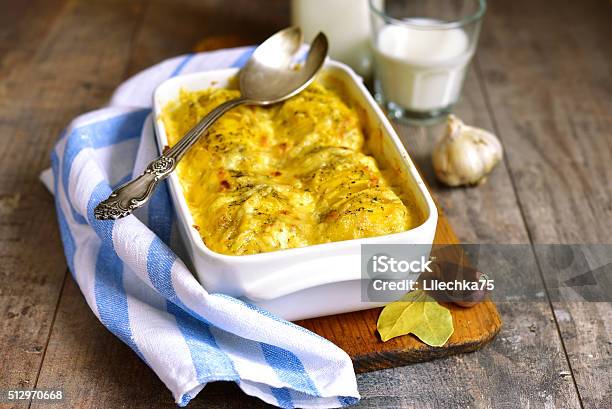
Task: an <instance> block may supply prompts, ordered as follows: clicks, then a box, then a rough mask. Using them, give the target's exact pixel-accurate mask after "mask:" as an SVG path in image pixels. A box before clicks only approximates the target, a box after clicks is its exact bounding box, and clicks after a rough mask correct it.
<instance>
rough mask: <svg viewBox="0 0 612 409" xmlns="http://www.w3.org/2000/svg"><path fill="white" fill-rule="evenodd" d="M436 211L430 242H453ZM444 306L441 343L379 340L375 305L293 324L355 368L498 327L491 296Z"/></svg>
mask: <svg viewBox="0 0 612 409" xmlns="http://www.w3.org/2000/svg"><path fill="white" fill-rule="evenodd" d="M251 43H252V41H249V40H247V39H244V38H242V37H239V36H220V37H209V38H205V39H203V40H201V41H200V42H198V43H197V44H196V46H195V47H194V51H197V52H200V51H210V50H215V49H220V48H229V47H238V46H243V45H247V44H251ZM438 215H439V216H438V227H437V230H436V236H435V238H434V245H435V244H440V245H444V244H459V240H458V239H457V236H456V235H455V233H454V232H453V229H452V228H451V226H450V223H449V222H448V219H447V218H446V217H445V216H444V214H443V213H442V210H441V209H440V208H439V206H438ZM445 306H446V307H447V308H449V309H450V310H451V314H452V316H453V325H454V327H455V332H454V333H453V335H452V336H451V337H450V339H449V340H448V342H447V343H446V344H445V345H444V346H442V347H430V346H428V345H426V344H424V343H422V342H421V341H419V339H418V338H416V337H414V336H412V335H406V336H402V337H397V338H393V339H391V340H389V341H387V342H382V341H381V340H380V337H379V336H378V333H377V332H376V321H377V320H378V315H379V314H380V311H381V308H375V309H371V310H365V311H357V312H350V313H346V314H338V315H330V316H327V317H319V318H312V319H308V320H302V321H297V322H296V324H298V325H301V326H303V327H304V328H307V329H309V330H311V331H313V332H315V333H317V334H319V335H321V336H322V337H324V338H327V339H328V340H330V341H331V342H333V343H334V344H336V345H338V346H339V347H340V348H342V349H343V350H344V351H346V352H347V353H348V354H349V356H350V357H351V358H352V359H353V365H354V367H355V371H356V372H358V373H360V372H369V371H375V370H379V369H385V368H393V367H396V366H403V365H407V364H410V363H415V362H424V361H430V360H432V359H437V358H443V357H445V356H449V355H454V354H460V353H465V352H472V351H475V350H477V349H479V348H481V347H482V346H483V345H485V344H487V343H488V342H489V341H491V340H492V339H493V338H495V336H496V335H497V334H498V333H499V330H500V329H501V317H500V315H499V312H498V311H497V308H496V307H495V304H493V303H492V302H491V301H485V302H482V303H480V304H477V305H475V306H473V307H471V308H462V307H459V306H456V305H454V304H445Z"/></svg>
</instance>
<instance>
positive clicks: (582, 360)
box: [0, 0, 612, 408]
mask: <svg viewBox="0 0 612 409" xmlns="http://www.w3.org/2000/svg"><path fill="white" fill-rule="evenodd" d="M237 3H239V4H237ZM288 3H289V2H288V1H286V0H274V1H272V0H266V1H263V0H261V1H255V0H241V1H233V2H232V4H231V6H230V5H229V2H222V1H213V0H181V1H169V0H168V1H162V0H150V1H146V0H141V1H140V0H139V1H137V0H134V1H122V2H120V1H110V0H106V1H89V0H87V1H86V0H81V1H77V0H75V1H67V0H29V1H25V0H23V1H1V2H0V135H2V150H1V151H0V168H1V171H0V180H1V182H0V243H1V245H0V246H1V247H0V279H1V280H0V282H1V283H2V284H1V285H0V317H1V318H0V353H1V356H0V362H1V363H0V388H9V387H11V388H15V387H19V388H53V387H62V388H63V389H64V391H65V393H66V394H67V396H68V401H69V403H70V406H78V407H102V408H122V407H126V408H127V407H130V408H140V407H142V408H151V407H168V408H172V407H174V404H173V402H172V399H171V396H170V394H169V392H168V391H167V390H166V388H165V387H164V385H163V384H162V383H161V382H160V381H159V380H158V379H157V378H156V377H155V375H154V374H153V372H152V371H150V370H149V369H148V368H147V367H146V366H145V365H144V364H143V363H142V362H141V361H140V360H139V359H138V358H137V357H136V355H135V354H133V353H132V351H131V350H130V349H129V348H128V347H127V346H125V345H124V344H122V343H121V342H120V341H119V340H118V339H117V338H115V337H114V336H113V335H111V334H110V333H109V332H108V331H106V330H105V329H104V328H103V326H102V325H101V324H100V323H99V322H98V321H97V320H96V319H95V317H94V316H93V314H92V313H91V312H90V311H89V309H88V308H87V307H86V305H85V303H84V300H83V298H82V296H81V294H80V292H79V290H78V289H77V287H76V286H75V283H74V282H73V280H72V278H71V277H70V274H69V273H68V272H67V270H66V264H65V260H64V256H63V253H62V247H61V244H60V240H59V234H58V227H57V223H56V220H55V211H54V208H53V201H52V198H51V196H50V195H49V194H48V193H47V192H46V190H45V189H44V188H43V186H42V185H41V184H40V182H39V181H38V174H39V173H40V171H41V170H43V169H44V168H46V167H48V166H49V152H50V150H51V147H52V146H53V143H54V140H55V138H56V137H57V135H58V133H59V132H60V130H61V129H62V128H63V127H64V126H65V125H66V124H67V123H68V121H69V120H70V119H71V118H72V117H74V116H75V115H77V114H79V113H82V112H85V111H88V110H92V109H95V108H97V107H100V106H101V105H103V104H104V103H105V102H106V101H107V99H108V97H109V96H110V94H111V92H112V91H113V89H114V87H115V86H116V85H117V84H119V83H120V82H121V81H122V80H124V79H125V78H126V77H128V76H129V75H131V74H133V73H135V72H137V71H139V70H141V69H143V68H145V67H147V66H149V65H151V64H153V63H155V62H158V61H160V60H162V59H164V58H166V57H169V56H173V55H176V54H181V53H185V52H187V51H189V50H190V49H191V47H192V46H193V45H194V44H195V43H196V42H197V40H199V39H201V38H203V37H207V36H208V37H210V36H219V35H227V34H235V35H238V36H240V37H242V38H247V39H250V41H251V42H257V41H259V40H261V39H263V38H265V37H266V36H267V35H268V34H270V33H272V32H274V31H275V30H277V29H278V28H281V27H283V26H286V25H287V24H288ZM490 3H491V4H490V7H489V10H488V13H487V16H486V18H485V20H484V26H483V31H482V35H481V40H480V45H479V49H478V53H477V55H476V59H475V61H474V64H473V65H472V69H471V71H470V73H469V76H468V79H467V83H466V86H465V90H464V93H463V100H462V102H461V103H460V105H459V107H458V108H457V112H458V115H459V116H461V117H462V118H463V119H465V120H466V121H467V122H468V123H471V124H475V125H478V126H482V127H485V128H488V129H492V130H494V131H495V132H496V133H497V134H498V135H499V136H500V138H501V139H502V141H503V144H504V146H505V149H506V155H505V158H504V161H503V163H502V164H501V165H500V166H498V167H497V169H496V170H495V171H494V173H493V174H492V176H491V177H490V178H489V181H488V183H487V184H486V185H484V186H481V187H478V188H472V189H453V190H451V189H445V188H443V187H441V186H440V185H438V184H437V183H436V182H435V180H434V178H433V177H432V173H431V166H430V162H429V152H430V150H431V147H432V144H433V143H434V140H435V134H436V129H430V130H427V131H424V130H422V129H412V128H407V127H403V126H398V129H399V131H400V132H401V134H402V136H403V138H404V140H405V143H406V146H407V148H408V150H409V151H410V153H411V154H412V156H413V158H415V160H416V161H417V162H418V164H419V165H420V166H421V168H422V169H423V170H424V174H425V177H426V179H427V180H428V182H429V183H430V184H431V186H432V189H433V191H434V193H435V194H436V196H437V197H438V199H439V201H440V202H441V205H442V207H443V208H444V209H445V211H446V214H447V215H448V216H449V218H450V220H451V222H452V224H453V225H454V227H455V230H456V231H457V233H458V234H459V236H460V238H461V239H462V240H463V241H465V242H472V243H526V244H533V243H575V242H589V243H606V242H607V243H610V241H611V239H610V238H611V237H612V160H611V159H612V131H611V129H612V75H611V74H612V52H611V48H610V40H611V39H612V24H611V23H610V21H611V20H612V5H611V4H610V2H608V1H606V0H588V1H582V2H576V1H568V0H566V1H556V2H552V1H546V2H543V1H539V2H536V1H530V0H514V1H502V0H495V1H491V2H490ZM538 274H539V275H540V279H541V280H542V281H543V280H544V279H545V278H546V277H545V276H546V274H551V273H548V272H546V271H539V272H538ZM517 279H520V277H518V278H517ZM542 290H544V287H542ZM499 309H500V311H501V313H502V317H503V320H504V327H503V330H502V333H501V334H500V335H499V336H498V337H497V339H496V340H495V341H494V342H493V343H492V344H490V345H489V346H487V347H485V348H484V349H483V350H481V351H479V352H476V353H473V354H467V355H462V356H455V357H451V358H447V359H444V360H440V361H434V362H429V363H424V364H418V365H412V366H407V367H402V368H395V369H389V370H384V371H379V372H372V373H366V374H362V375H359V376H358V381H359V388H360V391H361V393H362V396H363V400H362V402H361V406H362V407H388V408H399V407H402V408H404V407H405V408H408V407H418V408H433V407H476V408H484V407H495V408H514V407H527V406H530V407H538V408H539V407H559V408H561V407H563V408H566V407H569V408H575V407H588V408H609V407H612V392H611V390H612V380H611V379H612V377H611V376H610V375H611V372H612V355H611V354H612V322H611V321H610V317H611V316H612V304H611V303H567V302H553V301H549V300H543V301H542V302H539V303H536V302H531V303H525V304H518V303H511V304H501V305H499ZM530 328H531V330H530ZM0 405H1V404H0ZM27 406H30V405H29V404H28V403H27V402H26V403H23V404H20V405H17V406H16V407H27ZM31 406H34V407H36V406H38V405H37V404H32V405H31ZM259 406H264V405H263V404H262V403H261V402H260V401H258V400H256V399H253V398H249V397H247V396H245V395H244V394H242V392H240V391H239V390H238V389H237V387H236V386H234V385H233V384H226V383H217V384H211V385H209V386H207V387H206V388H205V390H204V392H203V393H201V394H200V396H198V398H197V399H195V400H194V401H193V402H192V403H191V404H190V406H189V407H190V408H199V407H202V408H204V407H207V408H214V407H259Z"/></svg>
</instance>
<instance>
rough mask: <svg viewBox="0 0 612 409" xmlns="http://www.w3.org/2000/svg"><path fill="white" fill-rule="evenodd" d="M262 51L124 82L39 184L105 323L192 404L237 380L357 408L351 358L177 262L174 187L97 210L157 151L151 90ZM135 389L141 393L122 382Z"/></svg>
mask: <svg viewBox="0 0 612 409" xmlns="http://www.w3.org/2000/svg"><path fill="white" fill-rule="evenodd" d="M252 50H253V48H252V47H244V48H236V49H228V50H221V51H216V52H209V53H200V54H192V55H187V56H181V57H176V58H172V59H170V60H167V61H164V62H162V63H160V64H157V65H155V66H153V67H151V68H149V69H147V70H145V71H143V72H141V73H139V74H138V75H136V76H134V77H132V78H131V79H129V80H127V81H126V82H125V83H123V84H122V85H121V86H120V87H119V88H118V89H117V91H116V92H115V94H114V95H113V97H112V100H111V102H110V105H109V106H107V107H105V108H102V109H100V110H98V111H94V112H91V113H88V114H85V115H82V116H80V117H78V118H76V119H75V120H74V121H72V123H71V124H70V125H69V126H68V128H67V129H66V130H65V131H64V132H63V133H62V135H61V136H60V137H59V140H58V142H57V144H56V146H55V149H54V150H53V152H52V154H51V161H52V170H51V172H45V173H43V175H42V176H41V178H42V180H43V181H44V182H45V183H46V184H47V186H48V187H49V188H50V189H51V190H52V191H53V192H54V194H55V204H56V209H57V218H58V221H59V227H60V231H61V236H62V241H63V243H64V250H65V254H66V259H67V263H68V266H69V268H70V271H71V272H72V275H73V277H74V279H75V280H76V282H77V283H78V285H79V288H80V289H81V292H82V293H83V295H84V297H85V299H86V300H87V303H88V304H89V307H90V308H91V309H92V311H93V312H94V314H95V315H96V316H97V317H98V318H99V319H100V321H101V322H102V323H103V324H104V325H105V326H106V327H107V328H108V329H109V330H110V331H111V332H113V333H114V334H115V335H116V336H117V337H119V338H120V339H121V340H122V341H123V342H125V343H126V344H127V345H129V346H130V348H132V349H133V350H134V352H135V353H136V354H137V355H138V356H139V357H140V358H141V359H142V360H143V361H145V362H146V364H147V365H148V366H149V367H151V369H153V371H155V373H156V374H157V375H158V376H159V378H160V379H161V380H162V381H163V382H164V383H165V384H166V386H167V387H168V389H170V391H171V392H172V394H173V396H174V399H175V400H176V403H177V404H178V405H180V406H185V405H186V404H187V403H188V402H189V401H190V400H191V399H193V397H194V396H196V395H197V394H198V392H200V390H202V388H203V387H204V386H205V385H206V384H207V383H208V382H213V381H234V382H236V383H237V384H238V386H239V387H240V388H241V389H242V390H243V391H244V392H245V393H247V394H249V395H253V396H257V397H259V398H261V399H262V400H264V401H265V402H268V403H270V404H273V405H277V406H280V407H284V408H290V407H305V408H330V407H341V406H348V405H351V404H354V403H356V402H357V401H358V400H359V393H358V391H357V385H356V380H355V374H354V371H353V366H352V363H351V360H350V358H349V357H348V355H347V354H346V353H345V352H344V351H342V350H341V349H340V348H338V347H337V346H335V345H334V344H332V343H331V342H329V341H327V340H325V339H323V338H321V337H319V336H318V335H316V334H313V333H312V332H309V331H307V330H306V329H304V328H302V327H299V326H297V325H294V324H292V323H290V322H287V321H284V320H282V319H279V318H277V317H275V316H273V315H271V314H270V313H268V312H266V311H263V310H261V309H260V308H258V307H256V306H253V305H250V304H247V303H245V302H243V301H240V300H237V299H235V298H232V297H229V296H225V295H222V294H211V293H208V292H207V291H206V290H205V289H204V288H203V287H202V286H201V285H200V284H199V283H198V281H197V280H196V279H195V278H194V276H193V275H192V273H191V272H190V271H189V270H188V268H187V267H186V266H185V264H184V263H183V261H181V259H180V258H179V257H178V256H177V255H176V253H175V251H174V250H176V249H178V248H179V243H178V240H177V239H178V237H177V236H175V234H174V228H173V214H172V207H171V206H172V205H171V203H170V200H169V196H168V191H167V187H166V185H165V183H164V184H163V185H162V186H161V187H160V188H159V189H158V190H157V192H156V193H155V195H154V197H153V198H152V200H151V202H150V203H149V204H148V206H146V207H145V208H143V209H140V210H139V211H138V212H137V215H136V216H128V217H126V218H124V219H120V220H117V221H99V220H96V219H95V218H94V217H93V209H94V207H95V206H96V205H97V204H98V203H99V202H100V201H101V200H103V199H105V198H106V197H107V196H108V195H109V194H110V193H111V190H112V189H113V187H116V186H117V185H119V184H120V183H122V182H124V181H126V180H129V179H130V178H131V177H133V176H134V175H136V174H139V173H140V172H141V171H142V170H143V169H144V167H145V166H146V163H147V162H148V161H150V160H151V159H153V158H154V157H155V156H156V154H157V147H156V145H155V141H154V138H153V131H152V126H153V125H152V120H151V118H150V116H151V101H152V93H153V90H154V89H155V87H156V86H157V85H158V84H159V83H161V82H162V81H164V80H165V79H167V78H170V77H172V76H175V75H179V74H182V73H189V72H196V71H203V70H210V69H216V68H225V67H238V66H241V65H242V64H243V63H244V62H245V61H246V60H247V59H248V57H249V56H250V54H251V52H252ZM125 387H126V388H138V385H136V384H134V385H125Z"/></svg>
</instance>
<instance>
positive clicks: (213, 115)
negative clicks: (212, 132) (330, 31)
mask: <svg viewBox="0 0 612 409" xmlns="http://www.w3.org/2000/svg"><path fill="white" fill-rule="evenodd" d="M301 45H302V31H301V30H300V29H299V28H298V27H289V28H286V29H284V30H281V31H279V32H278V33H276V34H274V35H273V36H271V37H270V38H268V39H267V40H266V41H264V42H263V43H262V44H261V45H260V46H259V47H257V48H256V49H255V51H254V52H253V55H252V56H251V58H249V60H248V61H247V63H246V65H245V66H244V67H243V68H242V69H241V70H240V73H239V86H240V97H239V98H236V99H232V100H229V101H226V102H224V103H222V104H221V105H219V106H218V107H216V108H215V109H213V110H212V111H210V112H209V113H208V114H207V115H206V116H204V118H202V119H201V120H200V121H199V122H198V123H197V124H196V125H195V126H194V127H193V128H191V129H190V130H189V131H188V132H187V133H186V134H185V136H183V137H182V138H181V139H180V140H179V141H178V142H177V143H176V144H175V145H174V146H173V147H172V148H170V149H169V150H168V151H167V152H165V153H164V154H162V155H161V156H160V157H158V158H157V159H155V160H154V161H152V162H151V163H149V165H148V166H147V169H146V170H145V171H144V173H143V174H142V175H140V176H138V177H137V178H135V179H133V180H131V181H129V182H127V183H125V184H123V185H122V186H120V187H119V188H117V189H116V190H115V191H113V192H112V193H111V194H110V196H109V197H108V198H107V199H105V200H103V201H102V202H100V203H99V204H98V205H97V206H96V208H95V209H94V216H95V217H96V219H99V220H109V219H110V220H114V219H119V218H122V217H125V216H127V215H129V214H131V213H132V212H133V211H134V210H135V209H137V208H139V207H141V206H142V205H144V204H145V203H146V202H148V201H149V199H150V198H151V196H152V195H153V192H154V191H155V189H156V188H157V186H158V185H159V183H160V182H161V181H162V180H164V179H165V178H167V177H168V176H169V175H170V174H171V173H172V172H173V171H174V169H176V165H177V164H178V162H179V161H180V160H181V159H182V158H183V156H184V155H185V153H187V151H188V150H189V149H190V148H191V147H192V146H193V145H194V144H195V143H196V142H197V141H198V139H199V138H200V137H201V136H202V135H203V134H204V133H205V131H206V130H207V129H208V128H209V127H210V126H211V125H212V124H213V123H214V122H215V121H216V120H217V119H219V117H221V115H223V114H224V113H225V112H227V111H228V110H230V109H232V108H234V107H237V106H239V105H244V104H250V105H270V104H274V103H277V102H281V101H284V100H286V99H288V98H290V97H292V96H294V95H296V94H298V93H300V92H301V91H302V90H303V89H304V88H306V87H307V86H308V85H309V84H310V83H311V82H312V81H313V80H314V77H315V75H316V74H317V72H318V71H319V69H320V68H321V67H322V66H323V63H324V62H325V58H326V57H327V50H328V44H327V38H326V37H325V35H324V34H323V33H319V34H318V35H317V36H316V37H315V39H314V40H313V42H312V45H311V46H310V50H309V51H308V56H307V57H306V61H305V62H304V63H303V64H301V66H299V65H295V64H294V63H293V61H294V57H295V54H296V53H297V52H298V50H299V49H300V46H301Z"/></svg>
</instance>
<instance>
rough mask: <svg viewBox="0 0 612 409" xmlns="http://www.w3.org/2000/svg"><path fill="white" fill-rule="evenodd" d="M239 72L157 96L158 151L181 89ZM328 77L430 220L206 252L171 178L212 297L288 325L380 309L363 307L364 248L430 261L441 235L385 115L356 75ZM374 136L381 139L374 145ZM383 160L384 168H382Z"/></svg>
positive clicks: (217, 77) (221, 73)
mask: <svg viewBox="0 0 612 409" xmlns="http://www.w3.org/2000/svg"><path fill="white" fill-rule="evenodd" d="M237 71H238V70H237V69H224V70H216V71H207V72H202V73H196V74H189V75H183V76H178V77H174V78H171V79H169V80H167V81H165V82H164V83H162V84H161V85H160V86H159V87H158V88H157V89H156V90H155V93H154V97H153V98H154V114H155V129H156V136H157V143H158V146H159V147H160V150H161V149H162V148H163V147H164V146H166V145H167V144H168V139H167V136H166V132H165V129H164V124H163V122H162V121H161V119H160V113H161V110H162V108H163V107H164V106H165V105H166V104H167V103H168V102H169V101H171V100H175V99H177V98H178V95H179V90H180V89H181V88H183V89H186V90H199V89H205V88H209V87H221V88H222V87H226V86H228V83H229V80H230V79H231V78H232V77H233V76H234V75H236V73H237ZM323 71H324V72H326V73H328V74H330V75H333V76H334V77H335V78H337V79H338V80H339V81H341V82H342V83H344V85H345V87H346V89H347V91H348V93H349V94H350V97H351V98H352V99H353V100H354V101H355V102H357V103H358V104H359V105H360V106H361V108H363V110H364V112H365V115H366V117H367V122H368V124H369V127H370V132H369V133H370V134H372V135H374V136H372V135H369V136H368V137H369V138H372V139H371V142H370V143H371V148H372V149H374V153H375V155H374V156H375V157H376V159H377V160H378V161H379V163H380V164H382V165H383V166H393V167H395V168H396V169H397V170H398V171H399V174H400V175H401V183H402V184H403V186H404V188H406V189H408V190H410V191H411V192H412V195H413V196H414V200H415V201H416V203H417V206H419V207H420V209H421V211H422V212H423V214H424V215H425V221H424V222H423V224H421V225H420V226H418V227H416V228H413V229H411V230H408V231H405V232H402V233H397V234H392V235H386V236H380V237H372V238H365V239H355V240H347V241H341V242H334V243H325V244H318V245H313V246H308V247H303V248H296V249H288V250H281V251H275V252H269V253H261V254H253V255H244V256H228V255H224V254H220V253H216V252H214V251H212V250H210V249H209V248H207V247H206V245H205V244H204V242H203V240H202V238H201V237H200V234H199V233H198V231H197V230H196V229H195V228H193V227H192V226H193V225H194V222H193V218H192V216H191V213H190V211H189V208H188V206H187V202H186V200H185V197H184V195H183V190H182V187H181V184H180V182H179V179H178V176H177V174H176V173H173V174H172V175H171V176H170V178H169V179H168V181H169V182H168V183H169V186H170V194H171V196H172V200H173V204H174V209H175V211H176V214H177V219H178V225H179V230H180V232H181V236H182V237H183V239H184V241H185V244H186V246H185V247H186V248H187V250H188V253H189V257H190V261H191V263H192V266H193V268H194V269H195V272H196V274H197V277H198V279H199V281H200V282H201V283H202V285H203V286H204V287H205V288H206V289H207V290H208V291H209V292H219V293H224V294H228V295H231V296H234V297H239V298H242V299H245V300H247V301H250V302H253V303H255V304H257V305H259V306H261V307H263V308H266V309H268V310H269V311H271V312H273V313H275V314H277V315H279V316H281V317H283V318H286V319H289V320H297V319H302V318H309V317H315V316H322V315H329V314H336V313H342V312H348V311H356V310H360V309H366V308H372V307H374V306H377V305H380V304H375V303H370V302H362V292H361V286H360V283H361V280H360V279H361V257H360V253H361V245H362V244H370V243H372V244H388V243H389V244H390V243H400V244H426V245H429V246H418V248H420V249H422V250H421V252H422V254H417V255H415V257H420V256H421V255H423V256H425V257H426V258H428V257H429V251H430V248H431V244H432V242H433V238H434V234H435V231H436V223H437V219H438V214H437V211H436V207H435V205H434V202H433V200H432V198H431V195H430V194H429V192H428V191H427V188H426V187H425V184H424V183H423V180H422V179H421V177H420V176H419V174H418V172H417V170H416V168H415V166H414V164H413V163H412V160H411V159H410V158H409V156H408V154H407V153H406V150H405V149H404V146H403V145H402V143H401V141H400V139H399V137H398V135H397V133H396V132H395V130H394V129H393V127H392V126H391V124H390V123H389V121H388V120H387V118H386V117H385V115H384V113H383V112H382V111H381V110H380V108H379V107H378V105H377V104H376V102H375V101H374V99H373V98H372V96H371V95H370V94H369V92H368V91H367V89H366V88H365V87H364V86H363V84H362V82H361V80H360V78H359V77H357V76H356V75H355V74H354V73H353V71H352V70H351V69H350V68H348V67H347V66H345V65H344V64H340V63H337V62H333V61H328V62H327V63H326V64H325V66H324V68H323ZM374 138H376V139H374ZM381 162H382V163H381Z"/></svg>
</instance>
